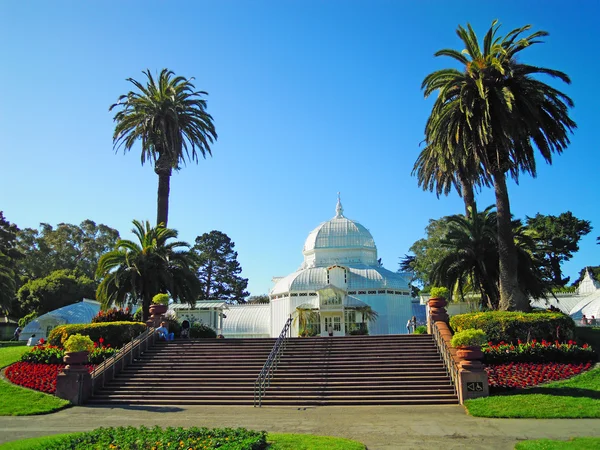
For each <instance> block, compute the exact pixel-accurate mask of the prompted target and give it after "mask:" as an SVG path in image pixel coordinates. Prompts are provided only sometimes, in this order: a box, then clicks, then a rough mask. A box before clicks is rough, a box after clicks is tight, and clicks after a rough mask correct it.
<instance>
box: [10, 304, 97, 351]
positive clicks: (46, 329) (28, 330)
mask: <svg viewBox="0 0 600 450" xmlns="http://www.w3.org/2000/svg"><path fill="white" fill-rule="evenodd" d="M99 311H100V303H99V302H97V301H95V300H89V299H87V298H84V299H83V301H81V302H78V303H73V304H71V305H67V306H63V307H62V308H58V309H55V310H54V311H50V312H49V313H46V314H44V315H41V316H40V317H38V318H37V319H35V320H32V321H31V322H29V323H28V324H27V325H25V327H24V328H23V332H22V333H21V336H20V337H19V340H20V341H26V340H28V339H29V338H30V337H31V335H32V334H35V337H36V338H38V339H40V338H44V339H48V335H49V334H50V332H51V331H52V330H53V329H54V328H55V327H57V326H59V325H67V324H73V323H92V319H93V318H94V317H95V316H96V315H98V312H99Z"/></svg>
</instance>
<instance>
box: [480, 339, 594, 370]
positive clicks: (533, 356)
mask: <svg viewBox="0 0 600 450" xmlns="http://www.w3.org/2000/svg"><path fill="white" fill-rule="evenodd" d="M482 350H483V355H484V362H485V363H486V364H501V363H508V362H532V363H533V362H566V363H579V362H589V361H595V360H596V358H597V355H596V353H595V352H594V350H593V349H592V347H590V346H589V345H588V344H583V345H581V346H579V345H577V343H576V342H574V341H568V342H565V343H562V344H561V343H560V342H558V341H555V342H548V341H544V340H543V341H541V342H538V341H536V340H533V341H531V342H521V341H518V342H517V344H507V343H504V342H500V343H499V344H492V343H491V342H490V343H488V345H485V346H483V347H482Z"/></svg>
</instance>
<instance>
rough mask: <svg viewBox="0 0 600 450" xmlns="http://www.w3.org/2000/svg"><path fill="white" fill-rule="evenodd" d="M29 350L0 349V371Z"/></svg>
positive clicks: (16, 348)
mask: <svg viewBox="0 0 600 450" xmlns="http://www.w3.org/2000/svg"><path fill="white" fill-rule="evenodd" d="M27 350H29V347H24V346H15V347H2V348H0V369H1V368H2V367H6V366H8V365H10V364H12V363H14V362H17V361H19V360H20V359H21V355H22V354H23V353H25V352H26V351H27Z"/></svg>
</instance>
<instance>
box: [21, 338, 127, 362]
mask: <svg viewBox="0 0 600 450" xmlns="http://www.w3.org/2000/svg"><path fill="white" fill-rule="evenodd" d="M94 345H95V346H94V349H93V350H92V351H91V352H90V354H89V356H88V362H89V363H90V364H100V363H101V362H102V361H104V360H105V359H107V358H110V357H111V356H113V355H114V354H115V353H116V352H117V350H116V349H114V348H112V347H107V346H103V345H102V344H98V343H94ZM64 356H65V349H64V348H60V347H57V346H55V345H50V344H48V345H37V346H35V347H33V348H32V349H31V350H29V351H28V352H25V353H23V355H22V356H21V361H22V362H29V363H35V364H62V363H63V357H64Z"/></svg>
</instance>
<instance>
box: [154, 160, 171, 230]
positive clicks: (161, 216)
mask: <svg viewBox="0 0 600 450" xmlns="http://www.w3.org/2000/svg"><path fill="white" fill-rule="evenodd" d="M154 172H156V174H157V175H158V198H157V205H156V225H157V226H158V225H160V224H163V226H165V227H166V226H167V221H168V219H169V192H170V191H171V173H172V168H171V164H169V163H168V162H167V159H166V157H164V156H162V155H161V156H160V157H159V158H158V160H157V161H156V167H155V169H154Z"/></svg>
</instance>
